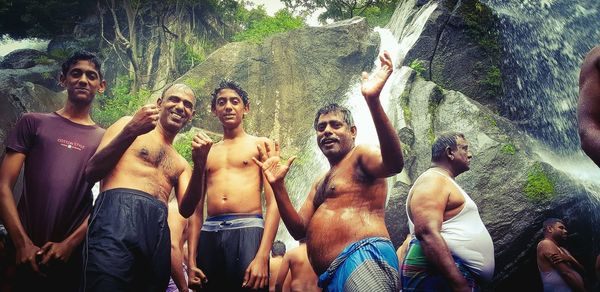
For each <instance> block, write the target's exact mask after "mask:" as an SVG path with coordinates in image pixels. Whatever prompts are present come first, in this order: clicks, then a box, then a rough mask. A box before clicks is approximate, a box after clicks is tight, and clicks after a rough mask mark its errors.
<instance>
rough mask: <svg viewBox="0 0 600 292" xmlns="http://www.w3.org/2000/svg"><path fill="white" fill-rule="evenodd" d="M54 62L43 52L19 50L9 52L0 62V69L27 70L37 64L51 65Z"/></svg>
mask: <svg viewBox="0 0 600 292" xmlns="http://www.w3.org/2000/svg"><path fill="white" fill-rule="evenodd" d="M52 63H54V61H53V60H52V59H50V58H49V57H48V55H47V54H46V53H44V52H40V51H38V50H33V49H20V50H15V51H12V52H10V53H9V54H8V55H6V56H4V59H3V60H2V62H0V69H27V68H31V67H34V66H36V65H39V64H44V65H48V64H52Z"/></svg>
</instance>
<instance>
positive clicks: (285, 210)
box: [271, 182, 306, 240]
mask: <svg viewBox="0 0 600 292" xmlns="http://www.w3.org/2000/svg"><path fill="white" fill-rule="evenodd" d="M271 187H272V188H273V193H274V195H275V201H276V202H277V207H278V209H279V214H281V219H282V220H283V223H284V224H285V227H286V228H287V229H288V231H289V232H290V234H291V235H292V237H294V239H296V240H300V239H302V238H304V237H306V225H305V223H304V220H303V219H302V217H300V215H299V214H298V212H296V209H294V205H292V202H291V201H290V198H289V196H288V192H287V190H286V188H285V184H284V183H283V182H281V183H276V184H274V185H271Z"/></svg>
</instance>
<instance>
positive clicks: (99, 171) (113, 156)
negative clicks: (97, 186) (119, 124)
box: [85, 130, 137, 182]
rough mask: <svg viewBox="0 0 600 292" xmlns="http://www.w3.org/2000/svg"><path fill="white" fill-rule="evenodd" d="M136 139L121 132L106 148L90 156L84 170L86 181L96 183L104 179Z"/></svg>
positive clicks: (125, 132) (123, 131)
mask: <svg viewBox="0 0 600 292" xmlns="http://www.w3.org/2000/svg"><path fill="white" fill-rule="evenodd" d="M136 138H137V136H134V135H130V134H128V133H127V131H125V130H122V131H121V132H120V133H119V134H118V135H117V136H116V137H115V139H113V140H112V141H111V142H110V143H109V144H108V145H106V147H104V148H102V149H101V150H99V151H98V152H96V154H94V156H92V158H91V159H90V161H89V162H88V164H87V166H86V168H85V175H86V179H87V180H88V181H89V182H97V181H99V180H101V179H103V178H104V177H106V176H107V175H108V174H109V173H110V171H111V170H112V169H113V168H114V167H115V166H116V165H117V163H118V162H119V160H121V157H122V156H123V154H124V153H125V151H127V148H129V146H131V144H132V143H133V141H135V139H136Z"/></svg>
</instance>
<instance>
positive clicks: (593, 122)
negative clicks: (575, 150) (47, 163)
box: [577, 46, 600, 166]
mask: <svg viewBox="0 0 600 292" xmlns="http://www.w3.org/2000/svg"><path fill="white" fill-rule="evenodd" d="M577 119H578V120H579V137H580V139H581V148H582V149H583V151H585V153H586V154H587V155H588V156H589V157H590V158H591V159H592V160H593V161H594V162H595V163H596V165H598V166H600V46H597V47H595V48H593V49H592V50H591V51H590V52H589V53H588V54H587V56H586V57H585V60H584V61H583V65H581V72H580V73H579V105H578V107H577Z"/></svg>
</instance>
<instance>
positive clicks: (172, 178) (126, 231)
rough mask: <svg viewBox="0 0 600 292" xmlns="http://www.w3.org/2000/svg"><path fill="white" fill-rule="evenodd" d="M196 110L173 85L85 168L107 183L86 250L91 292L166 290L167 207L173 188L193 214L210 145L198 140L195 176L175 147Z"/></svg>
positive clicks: (122, 125) (111, 133)
mask: <svg viewBox="0 0 600 292" xmlns="http://www.w3.org/2000/svg"><path fill="white" fill-rule="evenodd" d="M195 104H196V98H195V96H194V92H193V91H192V90H191V89H190V88H189V87H188V86H186V85H184V84H174V85H172V86H170V87H168V88H166V89H165V91H164V92H163V94H162V96H161V97H160V98H159V99H158V100H157V102H156V104H149V105H145V106H144V107H142V108H141V109H140V110H138V111H137V112H136V113H135V114H134V115H133V117H124V118H121V119H120V120H118V121H117V122H116V123H114V124H113V125H112V126H110V127H109V128H108V129H107V130H106V133H105V134H104V137H103V138H102V141H101V142H100V146H99V147H98V151H97V152H96V154H94V156H93V157H92V159H91V160H90V162H89V163H88V166H87V168H86V174H87V177H88V179H89V180H91V181H97V180H100V179H101V180H102V181H101V184H100V190H101V193H100V195H99V196H98V198H97V200H96V203H95V204H94V208H93V210H92V215H91V217H90V224H89V227H88V233H87V240H86V246H85V251H86V252H85V253H86V261H85V267H84V268H85V279H84V282H85V283H84V285H85V290H86V291H161V292H162V291H165V289H166V287H167V284H168V282H169V275H170V257H171V255H170V253H171V243H170V236H169V227H168V225H167V200H168V198H169V194H170V193H171V191H172V190H173V189H174V191H175V195H176V197H177V201H178V203H179V212H180V213H181V215H182V216H183V217H189V216H190V215H191V214H192V213H193V212H194V210H195V209H196V205H197V204H198V202H199V201H200V198H201V196H202V193H203V192H202V190H203V185H202V182H203V175H204V166H205V163H206V157H207V155H208V152H209V150H210V147H211V145H212V141H211V140H210V138H208V136H206V135H205V134H203V133H199V134H197V135H196V136H195V137H194V139H193V141H192V159H193V161H194V167H193V169H192V167H190V165H189V164H188V163H187V161H186V160H185V159H184V158H183V157H182V156H181V155H179V154H178V153H177V152H176V151H175V149H174V148H173V145H172V143H173V139H174V138H175V135H177V133H178V132H179V130H181V128H183V126H185V124H186V123H187V122H188V121H190V120H191V118H192V117H193V115H194V113H195V110H194V107H195Z"/></svg>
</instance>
